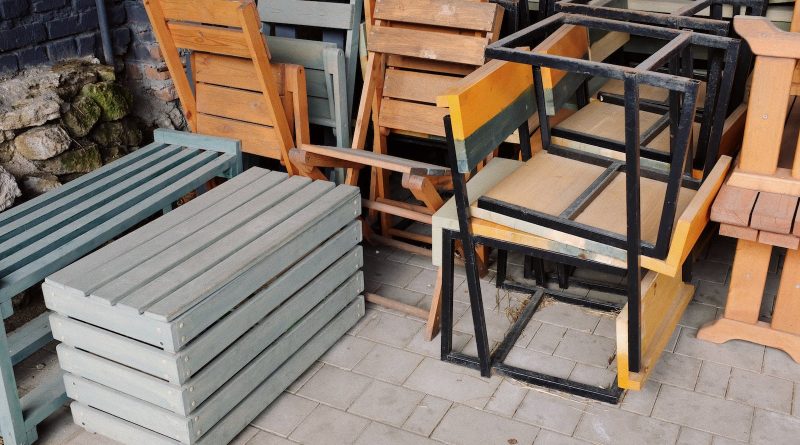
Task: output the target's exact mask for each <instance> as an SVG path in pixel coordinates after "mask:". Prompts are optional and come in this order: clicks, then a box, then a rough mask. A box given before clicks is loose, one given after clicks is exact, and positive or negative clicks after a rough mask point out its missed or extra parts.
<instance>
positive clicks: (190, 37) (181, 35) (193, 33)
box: [167, 22, 250, 58]
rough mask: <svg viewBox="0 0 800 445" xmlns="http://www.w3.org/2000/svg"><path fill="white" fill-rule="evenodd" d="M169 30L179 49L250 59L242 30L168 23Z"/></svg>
mask: <svg viewBox="0 0 800 445" xmlns="http://www.w3.org/2000/svg"><path fill="white" fill-rule="evenodd" d="M167 28H168V29H169V31H170V34H172V39H173V41H174V42H175V46H176V47H178V48H183V49H188V50H192V51H202V52H207V53H214V54H222V55H226V56H236V57H243V58H250V49H249V48H248V46H247V42H245V38H244V33H243V32H242V30H241V29H231V28H219V27H216V26H206V25H196V24H191V23H175V22H171V23H168V24H167Z"/></svg>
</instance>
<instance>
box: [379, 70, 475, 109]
mask: <svg viewBox="0 0 800 445" xmlns="http://www.w3.org/2000/svg"><path fill="white" fill-rule="evenodd" d="M460 79H461V78H460V77H454V76H443V75H439V74H430V73H420V72H416V71H406V70H399V69H389V70H386V77H385V78H384V81H383V82H384V83H383V95H384V96H385V97H391V98H394V99H404V100H413V101H415V102H425V103H429V104H436V98H437V97H438V96H439V95H441V94H442V93H443V92H445V91H446V90H447V89H449V88H450V87H452V86H453V84H455V83H456V82H458V81H459V80H460Z"/></svg>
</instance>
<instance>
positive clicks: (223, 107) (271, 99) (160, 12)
mask: <svg viewBox="0 0 800 445" xmlns="http://www.w3.org/2000/svg"><path fill="white" fill-rule="evenodd" d="M144 4H145V9H146V10H147V14H148V16H149V18H150V23H151V24H152V26H153V32H154V34H155V35H156V38H157V39H158V43H159V45H160V47H161V53H162V54H163V56H164V60H165V62H166V64H167V68H168V69H169V72H170V75H171V76H172V80H173V82H174V83H175V88H176V90H177V93H178V97H179V99H180V101H181V105H182V107H183V112H184V115H185V116H186V120H187V122H188V124H189V129H190V130H191V131H193V132H195V133H200V134H207V135H212V136H222V137H230V138H234V139H239V140H241V141H242V149H243V151H244V152H246V153H250V154H255V155H259V156H264V157H267V158H272V159H277V160H280V161H281V163H283V164H284V166H285V167H286V170H287V171H288V172H289V173H290V174H294V173H296V172H295V169H294V167H293V166H292V165H291V163H290V162H289V150H290V149H291V148H292V147H294V146H295V140H297V141H298V142H300V143H303V142H308V141H309V135H308V109H307V107H308V103H307V98H306V79H305V73H304V70H303V67H302V66H299V65H291V64H272V63H270V60H269V49H268V48H267V46H266V43H265V42H264V37H263V36H262V34H261V31H260V30H261V21H260V20H259V17H258V12H257V10H256V4H255V3H254V2H253V1H252V0H230V1H228V0H226V1H219V0H199V1H194V0H192V1H190V0H146V1H145V2H144ZM179 49H182V50H188V51H191V56H190V69H191V73H192V80H191V82H190V81H189V78H188V76H187V74H186V70H184V66H183V64H182V58H181V56H180V53H179V52H178V50H179Z"/></svg>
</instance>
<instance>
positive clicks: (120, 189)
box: [0, 150, 216, 277]
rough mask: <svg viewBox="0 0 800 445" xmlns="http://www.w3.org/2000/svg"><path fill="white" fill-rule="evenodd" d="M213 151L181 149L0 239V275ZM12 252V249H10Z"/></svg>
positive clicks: (108, 215) (54, 245) (205, 160)
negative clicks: (54, 217)
mask: <svg viewBox="0 0 800 445" xmlns="http://www.w3.org/2000/svg"><path fill="white" fill-rule="evenodd" d="M215 156H216V154H215V153H208V152H205V153H202V152H201V153H199V152H198V151H197V150H181V151H179V152H178V153H175V154H174V155H172V156H170V157H168V158H166V159H165V160H163V161H161V162H159V163H158V164H155V165H153V166H152V167H150V168H148V169H146V170H143V171H141V172H139V173H138V174H136V175H134V176H131V177H129V178H128V179H126V180H124V181H121V182H118V183H117V184H115V185H114V186H113V187H111V188H109V189H106V190H105V191H103V192H101V193H97V194H96V195H94V196H90V197H87V198H86V199H84V200H82V201H81V202H80V203H77V204H76V205H74V206H72V207H71V208H69V209H68V210H65V211H63V212H61V213H60V214H59V215H58V223H57V224H52V225H48V226H45V225H39V226H36V227H34V228H31V229H29V230H26V231H25V232H23V233H22V234H20V235H17V236H15V237H13V238H11V239H9V240H7V241H5V242H3V243H0V256H4V258H3V259H2V260H0V277H2V276H5V275H8V274H9V273H10V272H11V271H13V270H15V269H16V268H18V267H19V266H20V265H22V264H23V263H24V262H26V261H28V262H29V261H32V260H34V259H35V258H36V257H37V256H39V255H40V254H42V253H43V252H44V250H45V249H49V248H54V247H57V246H58V245H61V244H63V243H64V242H67V241H68V240H70V239H72V238H74V237H76V236H78V235H80V234H81V233H82V232H83V231H85V230H86V229H87V228H89V227H91V225H92V224H96V223H101V222H103V221H105V220H107V219H109V218H111V217H113V213H114V212H115V211H118V209H120V208H124V206H126V205H128V200H129V199H131V198H132V197H133V198H135V197H139V196H141V195H142V193H144V192H147V191H149V190H152V189H153V186H152V183H153V182H155V181H157V180H158V179H160V178H163V177H165V176H173V175H171V174H170V173H169V172H170V171H171V170H173V169H175V168H180V166H183V165H184V164H185V163H191V164H192V165H197V166H199V165H202V164H203V163H205V162H207V161H209V160H211V159H212V158H213V157H215ZM11 252H13V253H11Z"/></svg>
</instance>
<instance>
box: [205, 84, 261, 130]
mask: <svg viewBox="0 0 800 445" xmlns="http://www.w3.org/2000/svg"><path fill="white" fill-rule="evenodd" d="M195 91H196V93H195V94H196V95H197V111H198V112H199V113H203V114H208V115H214V116H220V117H224V118H228V119H236V120H240V121H245V122H250V123H254V124H259V125H269V126H272V125H273V124H274V122H275V118H274V117H273V116H272V110H270V107H268V106H267V101H266V99H265V98H264V95H263V94H261V93H256V92H253V91H243V90H240V89H237V88H227V87H223V86H217V85H209V84H205V83H198V84H197V86H196V90H195Z"/></svg>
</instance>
